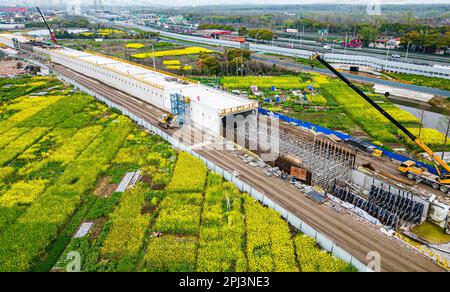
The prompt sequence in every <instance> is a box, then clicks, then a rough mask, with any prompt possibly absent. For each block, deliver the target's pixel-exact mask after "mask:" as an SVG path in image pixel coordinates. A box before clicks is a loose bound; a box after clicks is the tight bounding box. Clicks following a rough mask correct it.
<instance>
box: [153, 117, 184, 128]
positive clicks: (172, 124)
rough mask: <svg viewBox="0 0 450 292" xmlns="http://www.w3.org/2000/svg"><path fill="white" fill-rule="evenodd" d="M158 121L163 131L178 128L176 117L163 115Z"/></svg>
mask: <svg viewBox="0 0 450 292" xmlns="http://www.w3.org/2000/svg"><path fill="white" fill-rule="evenodd" d="M158 121H159V125H160V126H161V127H162V128H164V129H173V128H179V127H180V124H179V123H178V120H177V116H174V115H172V114H164V115H162V116H161V117H160V118H159V120H158Z"/></svg>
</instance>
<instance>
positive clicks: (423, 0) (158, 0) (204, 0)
mask: <svg viewBox="0 0 450 292" xmlns="http://www.w3.org/2000/svg"><path fill="white" fill-rule="evenodd" d="M75 1H80V2H81V3H82V4H91V3H92V4H93V3H94V0H0V4H2V5H8V4H18V5H20V4H22V5H23V4H24V3H26V4H40V5H41V3H43V2H44V3H49V4H51V3H68V2H75ZM377 1H378V2H380V3H381V4H432V3H440V4H450V0H246V1H242V0H171V1H167V0H140V1H137V2H136V1H135V0H102V2H103V4H110V3H114V4H117V3H123V4H126V3H139V4H145V5H148V6H151V5H152V4H153V5H164V6H183V5H211V4H216V5H220V4H317V3H329V4H333V3H334V4H338V3H339V4H368V3H375V2H377Z"/></svg>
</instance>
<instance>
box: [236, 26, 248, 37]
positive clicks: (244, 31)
mask: <svg viewBox="0 0 450 292" xmlns="http://www.w3.org/2000/svg"><path fill="white" fill-rule="evenodd" d="M247 33H248V31H247V28H246V27H245V26H241V27H240V28H239V30H238V34H239V35H240V36H246V35H247Z"/></svg>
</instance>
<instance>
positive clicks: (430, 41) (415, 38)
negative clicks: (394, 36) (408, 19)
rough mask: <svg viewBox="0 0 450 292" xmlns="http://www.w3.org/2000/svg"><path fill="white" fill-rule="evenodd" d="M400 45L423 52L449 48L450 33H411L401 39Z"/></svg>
mask: <svg viewBox="0 0 450 292" xmlns="http://www.w3.org/2000/svg"><path fill="white" fill-rule="evenodd" d="M401 43H402V44H403V45H405V46H407V45H411V46H413V47H416V48H417V47H418V48H421V49H422V50H423V51H426V50H427V49H431V50H436V49H444V48H450V32H446V33H444V34H442V33H441V32H439V31H412V32H409V33H407V34H405V35H404V36H403V37H402V38H401Z"/></svg>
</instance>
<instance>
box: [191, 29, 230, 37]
mask: <svg viewBox="0 0 450 292" xmlns="http://www.w3.org/2000/svg"><path fill="white" fill-rule="evenodd" d="M231 34H232V32H231V31H229V30H221V29H203V30H197V32H196V33H195V35H198V36H201V37H205V38H210V39H219V37H220V36H222V37H223V36H229V35H231Z"/></svg>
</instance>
